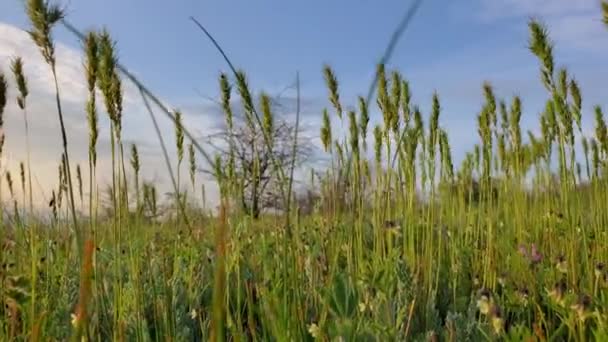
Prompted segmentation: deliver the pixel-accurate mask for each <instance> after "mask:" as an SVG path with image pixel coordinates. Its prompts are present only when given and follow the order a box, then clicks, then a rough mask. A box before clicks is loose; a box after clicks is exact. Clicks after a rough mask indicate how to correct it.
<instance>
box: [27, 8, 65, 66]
mask: <svg viewBox="0 0 608 342" xmlns="http://www.w3.org/2000/svg"><path fill="white" fill-rule="evenodd" d="M25 7H26V12H27V16H28V18H29V20H30V26H31V28H30V30H29V31H28V33H29V34H30V37H31V38H32V40H33V41H34V43H35V44H36V45H37V46H38V48H39V49H40V52H41V53H42V56H43V57H44V59H45V61H46V62H47V63H49V64H50V65H55V46H54V45H53V39H52V36H51V30H52V28H53V26H54V25H55V24H56V23H57V22H58V21H59V20H61V19H63V17H64V11H63V9H61V8H60V7H59V6H58V5H55V4H51V3H50V2H49V1H45V0H27V2H26V5H25Z"/></svg>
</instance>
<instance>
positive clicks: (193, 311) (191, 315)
mask: <svg viewBox="0 0 608 342" xmlns="http://www.w3.org/2000/svg"><path fill="white" fill-rule="evenodd" d="M196 317H198V315H197V312H196V309H194V308H193V309H192V310H190V318H191V319H196Z"/></svg>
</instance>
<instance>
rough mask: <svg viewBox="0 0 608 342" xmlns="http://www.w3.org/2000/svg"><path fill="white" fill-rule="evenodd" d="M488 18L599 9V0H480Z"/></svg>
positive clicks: (559, 13) (484, 13) (483, 13)
mask: <svg viewBox="0 0 608 342" xmlns="http://www.w3.org/2000/svg"><path fill="white" fill-rule="evenodd" d="M480 1H481V5H482V15H483V16H484V17H486V18H501V17H510V16H522V15H524V16H542V17H548V16H561V15H568V14H573V13H580V12H591V11H597V12H598V15H599V2H598V1H597V0H480Z"/></svg>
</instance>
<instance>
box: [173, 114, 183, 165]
mask: <svg viewBox="0 0 608 342" xmlns="http://www.w3.org/2000/svg"><path fill="white" fill-rule="evenodd" d="M175 146H176V148H177V160H178V162H179V163H181V162H182V160H183V159H184V125H183V123H182V113H181V112H180V111H179V110H176V111H175Z"/></svg>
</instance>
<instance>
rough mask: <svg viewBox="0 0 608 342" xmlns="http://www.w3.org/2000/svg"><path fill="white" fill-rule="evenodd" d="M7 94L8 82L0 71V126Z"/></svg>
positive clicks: (2, 120)
mask: <svg viewBox="0 0 608 342" xmlns="http://www.w3.org/2000/svg"><path fill="white" fill-rule="evenodd" d="M7 95H8V82H7V81H6V77H5V76H4V74H3V73H2V72H0V128H2V126H3V125H4V118H3V116H4V108H5V107H6V100H7Z"/></svg>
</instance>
